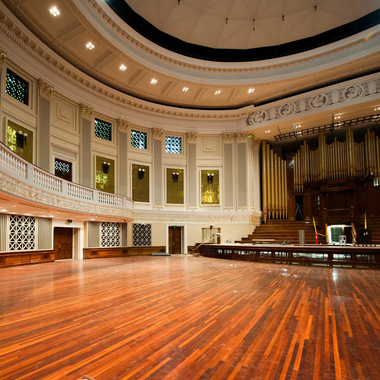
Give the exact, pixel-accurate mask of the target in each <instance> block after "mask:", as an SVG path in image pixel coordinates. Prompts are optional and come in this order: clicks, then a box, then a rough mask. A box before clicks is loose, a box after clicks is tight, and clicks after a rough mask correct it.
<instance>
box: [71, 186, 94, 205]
mask: <svg viewBox="0 0 380 380" xmlns="http://www.w3.org/2000/svg"><path fill="white" fill-rule="evenodd" d="M67 193H68V195H70V196H71V197H74V198H80V199H85V200H88V201H92V200H93V193H94V190H92V189H88V188H86V187H82V186H80V185H77V184H76V183H70V182H69V183H68V188H67Z"/></svg>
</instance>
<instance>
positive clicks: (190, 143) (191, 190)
mask: <svg viewBox="0 0 380 380" xmlns="http://www.w3.org/2000/svg"><path fill="white" fill-rule="evenodd" d="M197 140H198V133H195V132H188V134H187V202H188V208H189V209H196V208H197V207H198V201H197V199H198V198H197V195H198V191H197V189H198V182H199V178H198V175H197Z"/></svg>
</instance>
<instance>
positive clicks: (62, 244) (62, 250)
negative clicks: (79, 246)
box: [54, 227, 73, 260]
mask: <svg viewBox="0 0 380 380" xmlns="http://www.w3.org/2000/svg"><path fill="white" fill-rule="evenodd" d="M54 251H55V259H56V260H65V259H66V260H67V259H72V258H73V229H72V228H65V227H55V228H54Z"/></svg>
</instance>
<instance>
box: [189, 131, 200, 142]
mask: <svg viewBox="0 0 380 380" xmlns="http://www.w3.org/2000/svg"><path fill="white" fill-rule="evenodd" d="M197 139H198V133H196V132H187V142H188V143H189V144H196V143H197Z"/></svg>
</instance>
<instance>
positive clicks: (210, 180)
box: [207, 173, 214, 183]
mask: <svg viewBox="0 0 380 380" xmlns="http://www.w3.org/2000/svg"><path fill="white" fill-rule="evenodd" d="M213 181H214V173H207V183H212V182H213Z"/></svg>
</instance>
